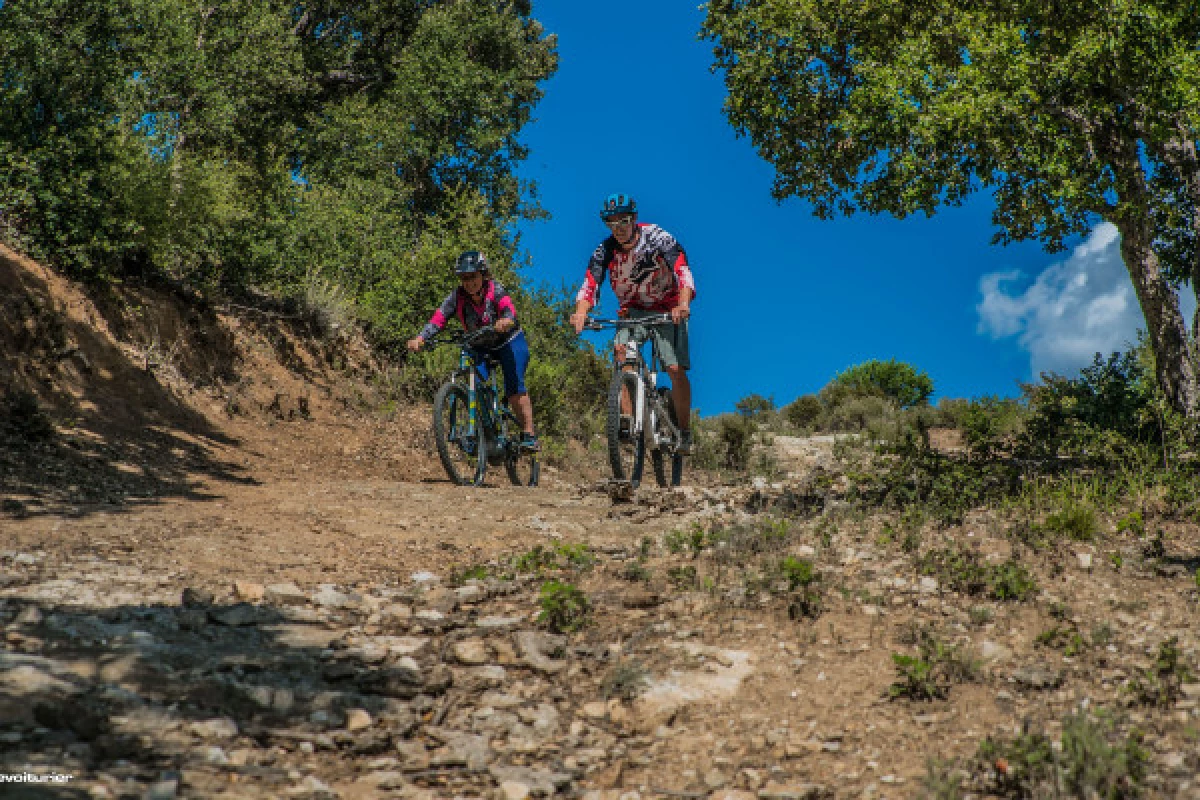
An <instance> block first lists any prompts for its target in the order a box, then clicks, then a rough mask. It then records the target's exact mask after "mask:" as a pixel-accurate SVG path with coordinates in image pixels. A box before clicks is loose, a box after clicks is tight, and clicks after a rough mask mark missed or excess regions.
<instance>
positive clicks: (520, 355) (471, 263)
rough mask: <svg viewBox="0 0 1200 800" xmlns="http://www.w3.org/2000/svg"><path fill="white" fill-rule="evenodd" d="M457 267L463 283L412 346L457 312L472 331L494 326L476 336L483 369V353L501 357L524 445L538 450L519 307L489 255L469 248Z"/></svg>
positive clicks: (418, 345)
mask: <svg viewBox="0 0 1200 800" xmlns="http://www.w3.org/2000/svg"><path fill="white" fill-rule="evenodd" d="M454 273H455V274H456V275H458V278H459V281H460V285H459V287H458V288H457V289H455V290H454V291H452V292H450V294H449V295H447V297H446V299H445V300H443V301H442V305H441V307H440V308H438V309H437V310H436V311H434V312H433V316H432V317H431V318H430V319H429V322H428V323H426V325H425V327H424V328H422V329H421V332H420V333H419V334H417V335H416V336H415V337H413V338H412V339H409V340H408V349H409V350H411V351H413V352H414V353H415V352H417V351H418V350H420V349H421V348H422V347H423V346H424V345H425V340H426V339H428V338H429V337H430V336H433V335H434V334H435V333H437V332H438V331H440V330H441V329H442V328H444V327H445V325H446V321H447V320H448V319H450V318H451V317H454V316H457V317H458V321H459V322H460V323H461V324H462V326H463V330H465V331H467V333H472V332H474V331H477V330H479V329H480V328H485V327H487V326H491V327H492V328H493V329H494V330H495V335H494V336H492V337H490V338H485V339H484V340H483V341H481V342H480V341H477V342H476V343H475V346H474V348H473V350H474V351H475V352H476V353H477V354H478V356H479V357H477V358H476V361H477V363H478V364H479V370H480V371H481V372H483V373H484V377H485V378H486V377H487V374H486V373H487V367H486V366H485V365H484V358H483V356H491V357H492V358H495V359H496V360H497V361H499V362H500V368H501V370H502V371H503V373H504V389H505V391H507V392H508V404H509V405H510V406H512V410H513V413H514V414H515V415H516V417H517V422H518V423H520V425H521V447H522V448H523V449H525V450H530V451H536V450H537V449H538V440H537V436H535V435H534V431H533V404H532V403H531V402H530V400H529V393H528V392H527V391H526V390H525V370H526V369H528V368H529V345H528V343H527V342H526V341H525V332H524V331H523V330H521V323H520V322H518V321H517V309H516V307H515V306H514V305H513V301H512V298H511V297H509V296H508V292H506V291H505V290H504V287H503V286H501V285H500V284H499V283H497V282H496V281H494V280H492V278H491V275H490V274H489V272H488V261H487V256H485V255H484V254H483V253H481V252H479V251H478V250H468V251H466V252H465V253H463V254H462V255H460V256H459V257H458V261H457V262H456V263H455V266H454Z"/></svg>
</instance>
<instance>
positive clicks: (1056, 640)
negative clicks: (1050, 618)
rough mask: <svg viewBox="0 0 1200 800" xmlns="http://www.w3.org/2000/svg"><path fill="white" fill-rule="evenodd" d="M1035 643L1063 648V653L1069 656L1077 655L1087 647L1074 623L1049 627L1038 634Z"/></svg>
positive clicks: (1053, 647) (1057, 648)
mask: <svg viewBox="0 0 1200 800" xmlns="http://www.w3.org/2000/svg"><path fill="white" fill-rule="evenodd" d="M1034 643H1035V644H1038V645H1041V646H1042V647H1049V648H1052V649H1055V650H1062V653H1063V655H1064V656H1067V657H1068V658H1070V657H1073V656H1077V655H1079V654H1080V653H1082V652H1083V651H1084V650H1086V649H1087V642H1085V641H1084V638H1083V636H1082V635H1080V633H1079V631H1078V630H1077V629H1076V628H1075V627H1074V626H1073V625H1072V626H1059V625H1055V626H1054V627H1052V628H1047V629H1046V630H1044V631H1042V632H1041V633H1039V634H1038V635H1037V637H1036V638H1035V639H1034Z"/></svg>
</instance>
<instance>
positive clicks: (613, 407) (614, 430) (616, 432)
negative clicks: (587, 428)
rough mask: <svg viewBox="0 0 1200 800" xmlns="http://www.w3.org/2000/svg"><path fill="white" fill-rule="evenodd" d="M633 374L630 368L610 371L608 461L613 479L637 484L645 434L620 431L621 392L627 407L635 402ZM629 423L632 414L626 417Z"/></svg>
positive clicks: (639, 481) (644, 449)
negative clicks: (627, 400)
mask: <svg viewBox="0 0 1200 800" xmlns="http://www.w3.org/2000/svg"><path fill="white" fill-rule="evenodd" d="M637 384H638V381H637V376H636V375H635V374H634V373H632V372H626V371H625V370H623V369H618V370H616V371H615V372H614V373H613V377H612V383H610V384H609V387H608V421H607V425H606V426H605V427H606V433H607V435H608V461H609V464H610V465H611V466H612V473H613V479H614V480H618V481H629V482H630V483H631V484H633V485H634V486H637V485H638V484H639V483H641V481H642V468H643V466H644V465H645V459H646V439H645V436H642V435H638V436H637V437H636V438H635V437H634V436H633V435H632V433H625V434H622V431H621V394H622V389H625V390H626V391H627V395H626V396H627V397H628V399H629V402H630V405H631V409H632V406H633V405H634V404H636V403H637ZM628 419H629V421H630V426H631V427H632V421H633V420H632V415H629V417H628Z"/></svg>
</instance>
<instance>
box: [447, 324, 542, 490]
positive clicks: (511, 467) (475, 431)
mask: <svg viewBox="0 0 1200 800" xmlns="http://www.w3.org/2000/svg"><path fill="white" fill-rule="evenodd" d="M495 332H496V331H495V329H494V328H492V327H490V326H489V327H485V328H479V329H478V330H475V331H472V332H471V333H458V334H448V333H440V334H435V335H434V336H431V337H430V338H429V339H428V340H427V341H426V343H425V344H426V346H427V347H428V346H434V347H436V346H438V345H444V344H452V345H457V346H458V347H459V359H458V369H456V370H455V371H454V372H453V373H451V375H450V377H449V379H447V381H446V382H445V383H444V384H442V386H441V388H439V389H438V391H437V394H436V395H435V396H434V399H433V438H434V441H435V442H436V443H437V451H438V457H439V458H440V459H441V461H442V466H443V467H445V469H446V474H447V475H448V476H450V480H451V481H453V482H454V483H456V484H458V485H459V486H482V485H483V476H484V475H485V474H486V473H487V468H488V466H500V465H501V464H503V465H504V469H505V471H507V472H508V479H509V480H510V481H512V483H513V485H515V486H537V485H538V477H539V475H540V474H541V464H540V463H539V461H538V457H537V454H536V453H534V452H531V451H529V450H527V449H525V448H523V447H521V426H520V424H519V423H518V422H517V417H516V415H515V414H514V413H513V411H512V409H511V408H510V407H509V405H508V403H507V402H506V401H505V400H503V399H501V398H502V397H503V395H502V394H501V393H500V387H499V377H498V376H499V375H500V362H499V361H498V360H496V359H494V358H492V357H490V356H488V355H487V354H485V353H481V352H479V351H477V350H475V345H476V343H478V342H480V341H485V340H486V339H487V338H488V337H489V336H490V335H494V334H495ZM481 366H482V367H484V368H485V370H486V373H487V377H486V378H484V377H483V376H482V375H481V374H480V370H479V368H480V367H481Z"/></svg>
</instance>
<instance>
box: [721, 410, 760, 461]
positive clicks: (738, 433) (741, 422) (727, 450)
mask: <svg viewBox="0 0 1200 800" xmlns="http://www.w3.org/2000/svg"><path fill="white" fill-rule="evenodd" d="M757 432H758V423H756V422H755V421H754V420H753V419H752V418H750V417H746V416H742V415H740V414H724V415H722V416H720V417H718V418H717V441H718V443H719V453H720V465H721V467H723V468H725V469H730V470H735V471H739V472H741V471H744V470H745V469H746V467H748V466H749V464H750V453H751V451H752V450H753V447H754V435H755V434H756V433H757Z"/></svg>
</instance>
